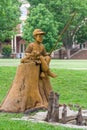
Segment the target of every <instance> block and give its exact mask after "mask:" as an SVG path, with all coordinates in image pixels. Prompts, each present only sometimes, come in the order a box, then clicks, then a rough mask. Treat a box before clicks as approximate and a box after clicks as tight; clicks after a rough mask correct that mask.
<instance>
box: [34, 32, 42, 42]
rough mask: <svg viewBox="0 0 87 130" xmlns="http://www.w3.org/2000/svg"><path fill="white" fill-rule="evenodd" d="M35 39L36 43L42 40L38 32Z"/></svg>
mask: <svg viewBox="0 0 87 130" xmlns="http://www.w3.org/2000/svg"><path fill="white" fill-rule="evenodd" d="M35 39H36V41H37V42H38V43H41V42H42V41H43V35H41V34H38V35H36V36H35Z"/></svg>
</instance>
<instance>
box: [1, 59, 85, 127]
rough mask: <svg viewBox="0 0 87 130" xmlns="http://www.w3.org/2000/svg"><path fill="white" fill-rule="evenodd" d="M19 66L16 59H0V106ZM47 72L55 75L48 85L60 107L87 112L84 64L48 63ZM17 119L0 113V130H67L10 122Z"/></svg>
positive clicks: (82, 62) (57, 61) (70, 61)
mask: <svg viewBox="0 0 87 130" xmlns="http://www.w3.org/2000/svg"><path fill="white" fill-rule="evenodd" d="M19 63H20V61H19V60H18V59H0V102H2V101H3V99H4V98H5V96H6V93H7V91H8V90H9V88H10V86H11V83H12V81H13V79H14V76H15V73H16V69H17V66H18V64H19ZM50 68H51V70H52V71H53V72H55V73H56V74H57V75H58V77H57V78H55V79H52V78H51V84H52V87H53V90H54V91H56V92H58V93H59V94H60V104H63V103H65V104H78V105H80V106H81V107H82V108H83V109H87V103H86V102H87V61H86V60H52V62H51V64H50ZM21 116H23V114H9V113H0V130H20V129H21V130H71V129H70V128H65V127H59V126H51V125H47V124H41V123H32V122H26V121H13V120H11V118H12V117H14V118H15V117H21ZM73 130H75V129H73Z"/></svg>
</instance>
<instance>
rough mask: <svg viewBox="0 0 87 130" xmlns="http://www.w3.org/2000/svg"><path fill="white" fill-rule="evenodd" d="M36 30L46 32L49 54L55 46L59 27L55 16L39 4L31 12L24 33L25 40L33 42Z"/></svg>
mask: <svg viewBox="0 0 87 130" xmlns="http://www.w3.org/2000/svg"><path fill="white" fill-rule="evenodd" d="M36 28H40V29H42V30H43V31H45V32H46V36H45V37H44V45H45V47H46V50H47V51H48V52H49V51H50V49H51V48H52V47H53V44H54V43H55V42H56V39H57V34H58V29H57V28H58V25H57V22H56V21H55V20H54V17H53V14H52V13H50V12H49V10H48V9H46V7H45V5H43V4H38V5H37V7H34V8H33V9H32V10H31V11H30V14H29V17H28V19H27V21H26V23H25V27H24V31H23V32H24V38H25V39H26V40H27V41H29V42H31V41H33V36H32V33H33V31H34V29H36Z"/></svg>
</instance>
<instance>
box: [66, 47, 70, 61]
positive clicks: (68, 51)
mask: <svg viewBox="0 0 87 130" xmlns="http://www.w3.org/2000/svg"><path fill="white" fill-rule="evenodd" d="M66 53H67V59H70V49H69V48H68V49H66Z"/></svg>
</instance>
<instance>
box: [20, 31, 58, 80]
mask: <svg viewBox="0 0 87 130" xmlns="http://www.w3.org/2000/svg"><path fill="white" fill-rule="evenodd" d="M44 34H45V32H43V31H42V30H41V29H35V30H34V32H33V36H34V39H35V42H33V43H30V44H29V45H28V47H27V49H26V50H25V57H24V58H23V59H21V63H26V62H29V61H30V60H32V61H34V62H35V63H36V64H40V66H41V74H40V77H42V78H44V77H45V76H46V75H48V76H51V77H53V78H55V77H56V75H55V74H53V73H52V72H51V71H50V69H49V63H50V59H51V58H50V56H49V55H48V54H47V53H46V51H45V48H44V46H43V44H42V41H43V35H44Z"/></svg>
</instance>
